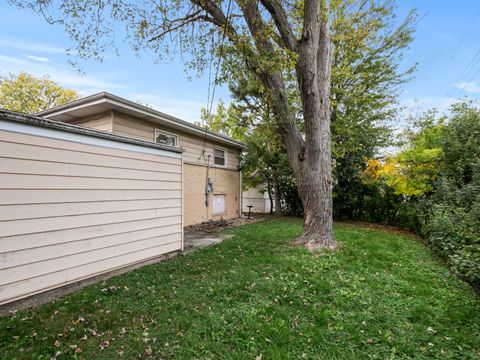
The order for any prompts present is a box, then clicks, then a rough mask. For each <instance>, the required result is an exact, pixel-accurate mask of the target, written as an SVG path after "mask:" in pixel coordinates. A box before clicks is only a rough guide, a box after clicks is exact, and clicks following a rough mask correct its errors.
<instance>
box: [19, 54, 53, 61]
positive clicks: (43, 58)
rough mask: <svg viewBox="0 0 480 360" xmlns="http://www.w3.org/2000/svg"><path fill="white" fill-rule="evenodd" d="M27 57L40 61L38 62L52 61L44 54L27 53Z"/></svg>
mask: <svg viewBox="0 0 480 360" xmlns="http://www.w3.org/2000/svg"><path fill="white" fill-rule="evenodd" d="M25 57H26V58H27V59H30V60H33V61H38V62H50V59H49V58H46V57H43V56H35V55H27V56H25Z"/></svg>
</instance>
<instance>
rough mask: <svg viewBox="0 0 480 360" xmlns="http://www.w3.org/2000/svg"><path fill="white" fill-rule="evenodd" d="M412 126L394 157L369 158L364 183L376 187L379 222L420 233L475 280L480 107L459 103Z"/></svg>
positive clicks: (478, 271) (479, 259)
mask: <svg viewBox="0 0 480 360" xmlns="http://www.w3.org/2000/svg"><path fill="white" fill-rule="evenodd" d="M415 126H416V130H410V131H409V132H407V133H406V134H405V135H406V139H405V142H406V144H405V146H404V148H403V149H402V150H400V151H399V152H398V153H397V154H396V155H394V156H392V157H390V158H388V159H386V160H384V161H379V160H369V161H368V167H367V169H366V171H365V183H366V184H367V185H370V186H374V187H377V188H378V189H381V191H380V194H382V197H381V198H380V199H381V200H382V201H381V202H380V203H379V204H378V205H377V206H378V207H379V208H383V209H384V215H385V217H384V219H382V221H388V222H392V223H395V224H397V225H400V226H402V227H405V228H408V229H410V230H414V231H416V232H417V233H420V234H422V235H424V236H425V237H426V239H427V240H428V242H429V243H430V244H431V245H432V246H433V247H434V248H435V249H437V250H438V251H439V253H440V254H441V255H442V256H444V257H445V259H446V260H447V261H448V263H449V264H450V265H451V266H452V268H453V269H454V270H455V271H456V272H457V273H458V274H460V275H462V276H463V277H464V278H466V279H467V280H468V281H470V282H472V283H474V284H480V110H479V109H478V108H476V107H474V106H473V105H472V104H471V103H465V102H464V103H459V104H456V105H454V106H453V107H452V110H451V113H450V115H449V116H444V117H442V118H440V119H439V120H435V113H432V112H430V113H427V114H425V116H423V117H422V118H421V119H420V120H419V121H417V123H416V124H415ZM389 193H390V196H391V197H390V198H389V197H388V196H386V194H389ZM391 199H393V201H391ZM370 215H371V214H370Z"/></svg>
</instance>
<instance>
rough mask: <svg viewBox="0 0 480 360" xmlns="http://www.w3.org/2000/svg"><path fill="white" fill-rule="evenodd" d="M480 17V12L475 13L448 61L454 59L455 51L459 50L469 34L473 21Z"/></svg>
mask: <svg viewBox="0 0 480 360" xmlns="http://www.w3.org/2000/svg"><path fill="white" fill-rule="evenodd" d="M479 15H480V10H479V11H477V13H476V14H475V16H474V17H473V19H472V21H471V22H470V25H469V26H468V28H467V30H465V33H464V34H463V36H462V38H461V39H460V41H459V42H458V45H457V47H456V48H455V50H454V51H453V54H452V56H451V57H450V59H453V58H454V57H455V55H456V54H457V51H458V50H459V49H460V47H461V46H462V44H463V42H464V41H465V38H466V37H467V35H468V33H469V32H470V30H471V29H472V27H473V24H474V23H475V20H477V18H478V16H479Z"/></svg>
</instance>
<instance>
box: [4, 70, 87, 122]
mask: <svg viewBox="0 0 480 360" xmlns="http://www.w3.org/2000/svg"><path fill="white" fill-rule="evenodd" d="M79 97H80V95H79V94H78V93H77V92H76V91H75V90H71V89H65V88H63V87H61V86H60V85H59V84H57V83H56V82H54V81H52V80H51V79H50V77H49V76H48V75H45V76H43V77H41V78H35V77H33V76H32V75H30V74H27V73H25V72H21V73H20V74H18V75H12V74H10V75H9V76H7V77H0V107H1V108H4V109H7V110H12V111H19V112H23V113H27V114H34V113H37V112H39V111H42V110H46V109H49V108H51V107H54V106H58V105H63V104H65V103H67V102H70V101H73V100H77V99H78V98H79Z"/></svg>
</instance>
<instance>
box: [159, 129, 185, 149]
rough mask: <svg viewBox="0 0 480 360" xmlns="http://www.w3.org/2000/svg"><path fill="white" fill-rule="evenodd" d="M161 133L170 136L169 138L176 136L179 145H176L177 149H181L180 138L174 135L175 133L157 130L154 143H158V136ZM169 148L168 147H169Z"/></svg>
mask: <svg viewBox="0 0 480 360" xmlns="http://www.w3.org/2000/svg"><path fill="white" fill-rule="evenodd" d="M158 133H160V134H164V135H168V136H174V137H175V139H176V140H175V142H176V143H177V144H176V145H175V147H180V142H179V141H180V139H179V137H178V135H177V134H174V133H171V132H168V131H165V130H162V129H155V135H154V138H153V141H154V142H157V134H158ZM167 146H168V145H167Z"/></svg>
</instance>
